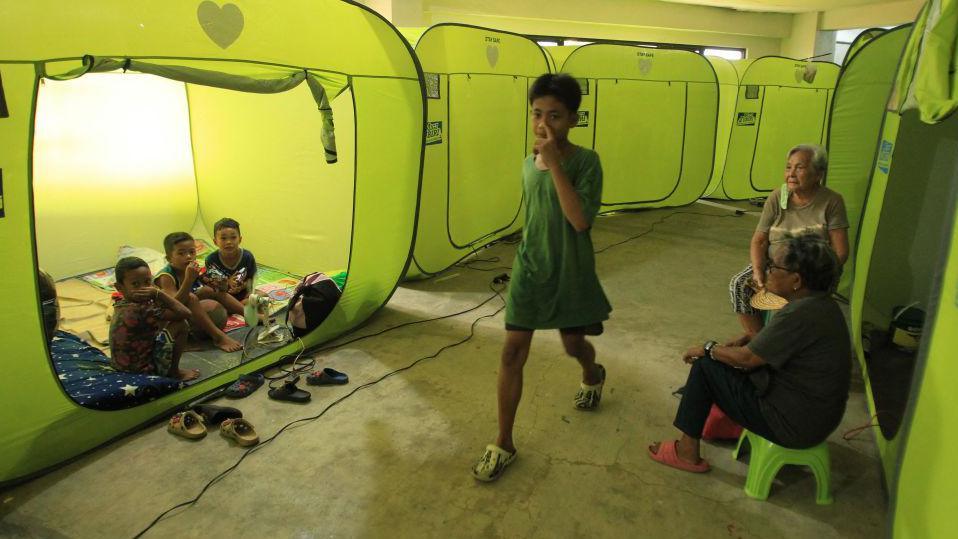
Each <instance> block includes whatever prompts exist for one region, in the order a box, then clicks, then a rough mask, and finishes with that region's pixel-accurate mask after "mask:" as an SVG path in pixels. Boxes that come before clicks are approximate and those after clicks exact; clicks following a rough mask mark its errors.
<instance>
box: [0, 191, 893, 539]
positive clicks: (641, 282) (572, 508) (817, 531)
mask: <svg viewBox="0 0 958 539" xmlns="http://www.w3.org/2000/svg"><path fill="white" fill-rule="evenodd" d="M675 211H676V210H655V211H646V212H641V213H633V214H622V215H616V216H608V217H603V218H600V219H599V220H598V222H597V224H596V227H595V229H594V232H593V241H594V243H595V246H596V248H597V249H601V248H602V247H603V246H606V245H609V244H612V243H615V242H617V241H621V240H623V239H625V238H627V237H629V236H632V235H635V234H639V233H641V232H643V231H645V230H648V229H649V225H650V224H651V223H653V222H656V221H659V220H660V219H662V218H663V217H665V216H667V215H669V214H671V213H673V212H675ZM679 211H691V212H699V213H708V214H715V215H728V212H723V211H721V210H719V209H716V208H713V207H707V206H703V205H700V204H699V205H693V206H691V207H689V208H684V209H680V210H679ZM755 224H756V219H755V216H754V215H746V216H742V217H706V216H701V215H689V214H677V215H674V216H672V217H669V218H668V219H667V220H665V221H664V222H662V223H661V224H658V225H656V227H655V230H654V232H652V233H651V234H648V235H646V236H644V237H642V238H639V239H636V240H633V241H630V242H628V243H625V244H623V245H619V246H617V247H613V248H611V249H609V250H608V251H606V252H603V253H601V254H599V255H597V263H598V270H599V276H600V278H601V280H602V283H603V286H604V287H605V290H606V292H607V294H608V296H609V298H610V300H611V302H612V305H613V307H614V312H613V313H612V318H611V320H609V322H608V323H607V324H606V333H605V334H604V335H602V336H601V337H598V338H595V339H594V340H593V342H594V344H595V347H596V349H597V351H598V357H599V361H601V362H602V363H603V364H604V365H605V366H606V368H607V369H608V373H609V374H608V376H609V378H608V382H607V384H606V390H605V395H604V398H603V401H602V405H601V408H600V410H599V411H598V412H597V413H582V412H577V411H575V410H574V409H573V407H572V396H573V394H574V393H575V390H576V389H577V386H578V377H579V375H580V371H579V369H578V367H577V365H576V363H575V362H574V360H572V359H571V358H567V357H564V356H563V352H562V348H561V344H560V342H559V338H558V334H557V333H556V332H543V333H541V334H538V335H537V336H536V338H535V340H534V341H533V347H532V353H531V357H530V360H529V363H528V365H527V367H526V376H525V383H526V386H525V393H524V397H523V402H522V405H521V407H520V409H519V416H518V420H517V431H516V443H517V446H518V448H519V453H520V456H519V459H518V460H517V461H516V462H515V464H513V465H512V467H511V468H510V469H509V470H508V471H507V473H506V474H505V475H504V476H503V478H502V479H501V480H499V481H498V482H497V483H494V484H479V483H477V482H476V481H474V480H473V479H472V477H470V475H469V469H470V466H471V465H472V464H473V462H474V461H475V459H476V458H477V457H478V456H479V455H480V453H481V452H482V449H483V448H484V446H485V444H486V443H488V442H490V441H492V439H493V437H494V435H495V431H496V410H495V376H496V369H497V362H498V355H499V350H500V347H501V345H502V340H503V329H502V325H503V318H502V316H503V315H502V314H501V313H500V314H498V315H497V316H495V317H494V318H491V319H485V320H483V321H481V322H480V323H479V324H478V326H477V329H476V335H475V337H473V338H472V339H471V340H470V341H468V342H467V343H466V344H464V345H462V346H458V347H455V348H452V349H449V350H446V351H444V352H443V353H441V354H440V355H439V356H438V357H437V358H435V359H428V360H425V361H423V362H421V363H420V364H418V365H417V366H416V367H414V368H412V369H410V370H408V371H404V372H402V373H400V374H398V375H396V376H392V377H390V378H387V379H386V380H384V381H383V382H381V383H379V384H378V385H375V386H372V387H370V388H368V389H365V390H362V391H360V392H358V393H356V394H355V396H353V397H351V398H349V399H348V400H346V401H344V402H343V403H342V404H339V405H337V406H335V407H334V408H332V409H331V410H330V411H329V413H328V414H326V415H325V416H323V417H322V418H320V419H318V420H315V421H311V422H306V423H302V424H300V426H298V427H296V428H292V429H289V430H287V431H286V432H284V433H283V434H282V435H280V436H279V437H278V438H277V439H275V440H274V441H273V442H271V443H269V444H267V445H265V446H263V447H262V449H261V450H259V451H256V452H254V453H252V454H250V456H249V457H248V458H247V459H246V460H244V461H243V463H242V464H241V465H240V466H239V467H238V468H237V469H236V470H235V471H233V472H232V473H231V474H230V475H228V476H227V477H226V478H225V479H223V480H221V481H220V482H218V483H216V484H215V485H214V486H213V487H212V488H210V489H209V490H208V491H207V492H206V494H205V495H204V496H203V498H202V499H201V500H200V501H199V502H198V503H197V504H196V505H195V506H193V507H191V508H188V509H181V510H178V511H176V512H174V513H173V514H172V515H171V516H170V517H168V518H166V519H165V520H163V521H161V522H160V523H159V524H157V526H155V527H154V528H153V529H152V530H151V531H150V532H149V533H148V534H147V535H146V537H291V538H312V537H327V536H328V537H448V536H452V537H579V536H590V537H660V536H665V535H668V536H672V537H696V538H697V537H732V538H750V537H788V538H791V537H816V538H817V537H869V538H871V537H877V536H879V535H883V534H884V533H885V518H886V502H885V499H884V494H883V491H882V487H881V479H880V475H879V473H880V472H879V468H880V467H879V464H878V461H877V458H876V450H875V445H874V440H873V438H872V436H873V434H872V433H870V432H866V433H865V434H863V435H861V436H859V437H858V438H856V439H853V440H852V441H844V440H843V439H842V436H841V434H842V433H843V432H844V431H846V430H848V429H850V428H852V427H854V426H858V425H860V424H863V423H867V422H868V415H867V413H866V412H865V403H864V395H863V389H862V387H861V382H860V376H856V378H855V382H854V383H853V389H852V395H851V398H850V400H849V405H848V410H847V413H846V417H845V421H844V423H843V425H842V426H841V428H840V429H839V431H838V432H836V433H835V434H834V435H833V436H832V437H831V439H830V450H831V456H832V485H833V489H834V490H833V492H834V496H835V503H834V504H833V505H831V506H817V505H815V501H814V493H815V481H814V479H813V478H812V476H811V474H810V473H807V472H806V471H804V470H801V469H785V470H783V471H782V472H781V473H780V474H779V478H778V481H777V483H776V485H775V486H774V487H773V489H772V494H771V497H770V498H769V500H768V501H766V502H760V501H755V500H752V499H749V498H747V497H746V496H745V494H744V493H743V491H742V486H743V485H744V481H745V474H746V471H747V464H745V463H743V462H735V461H733V460H732V459H731V457H730V452H731V448H730V447H729V446H727V445H706V446H704V452H705V456H706V458H708V459H710V460H711V463H712V466H713V470H712V471H711V472H710V473H708V474H703V475H693V474H688V473H684V472H680V471H676V470H673V469H671V468H666V467H664V466H661V465H659V464H657V463H655V462H653V461H651V460H650V459H649V458H648V457H647V455H646V446H647V444H648V443H649V442H651V441H654V440H659V439H663V438H666V437H672V436H674V435H675V433H676V431H675V430H674V428H673V427H672V426H671V422H672V418H673V415H674V413H675V409H676V405H677V404H678V400H677V399H676V397H673V396H672V395H671V392H672V391H673V390H674V389H676V388H677V387H679V386H680V385H682V384H683V383H684V379H685V376H686V373H687V367H686V366H685V365H684V364H683V363H682V362H681V359H680V354H681V352H682V351H683V350H685V349H686V348H687V347H688V346H691V345H694V344H699V343H701V342H703V341H705V340H706V339H708V338H715V339H717V340H721V339H723V338H725V337H730V336H732V335H733V334H735V333H736V330H737V323H736V320H735V318H734V315H732V314H731V313H730V312H729V308H728V298H727V291H726V283H727V282H728V279H729V276H730V275H732V273H733V272H735V271H737V270H739V269H741V267H742V266H743V265H744V264H745V263H746V262H747V243H748V239H749V237H750V235H751V231H752V230H753V228H754V226H755ZM514 250H515V246H512V245H497V246H494V247H492V248H491V249H489V250H487V251H484V252H483V253H481V254H480V257H482V258H488V257H491V256H499V257H501V259H502V260H503V261H504V262H505V264H506V265H509V264H511V260H512V256H513V253H514ZM490 265H498V264H475V266H490ZM498 273H500V271H489V272H482V271H475V270H471V269H465V268H454V269H452V270H450V271H448V272H446V273H445V274H444V275H443V276H441V277H439V278H435V279H431V280H428V281H422V282H416V283H409V284H405V285H403V286H402V287H401V288H400V289H399V290H398V291H397V292H396V294H395V296H394V297H393V299H392V301H391V302H390V303H389V304H388V305H387V306H386V307H385V308H384V309H383V310H382V311H381V312H380V313H379V314H377V315H376V317H375V318H374V319H373V320H372V321H371V323H370V324H369V325H368V326H367V327H366V328H364V329H363V330H362V332H367V333H369V332H373V331H376V330H379V329H382V328H385V327H389V326H394V325H396V324H398V323H402V322H406V321H411V320H417V319H424V318H429V317H434V316H438V315H442V314H448V313H454V312H457V311H460V310H462V309H464V308H468V307H471V306H473V305H475V304H476V303H478V302H480V301H482V300H483V299H485V298H487V297H489V296H490V295H491V292H490V291H489V288H488V283H489V281H490V280H491V279H492V277H493V276H495V275H497V274H498ZM500 306H501V302H500V301H499V299H495V300H493V301H492V302H490V303H489V304H487V305H486V306H485V307H483V308H481V309H479V310H477V311H475V312H473V313H469V314H466V315H462V316H459V317H456V318H452V319H449V320H443V321H436V322H429V323H426V324H418V325H414V326H410V327H407V328H402V329H399V330H396V331H394V332H391V333H388V334H386V335H383V336H380V337H376V338H372V339H368V340H364V341H360V342H357V343H355V344H351V345H348V346H345V347H343V348H340V349H338V350H336V351H334V352H331V353H329V354H328V355H325V356H323V357H320V358H318V360H317V361H318V365H320V366H330V367H334V368H336V369H338V370H342V371H345V372H347V373H348V374H349V375H350V379H351V383H350V385H348V386H342V387H321V388H311V389H312V391H313V400H312V402H311V403H309V404H307V405H302V406H299V405H291V404H284V403H281V402H276V401H271V400H269V399H268V398H267V397H266V391H265V388H264V389H261V390H260V391H258V392H257V393H256V394H254V395H252V396H251V397H249V398H247V399H245V400H241V401H230V403H232V404H234V405H237V406H238V407H239V408H240V409H242V410H243V412H244V414H245V416H246V417H247V418H248V419H249V420H250V421H252V422H253V424H254V425H256V427H257V429H258V431H259V433H260V435H261V437H262V438H264V439H265V438H267V437H269V436H270V435H272V434H273V433H275V432H276V431H277V430H278V429H279V428H280V427H281V426H282V425H284V424H286V423H287V422H289V421H291V420H293V419H296V418H299V417H307V416H313V415H316V414H319V413H320V412H321V411H322V410H323V409H324V408H325V407H326V406H327V405H329V404H330V403H331V402H332V401H333V400H335V399H337V398H339V397H341V396H343V395H345V394H346V393H347V392H349V391H351V390H352V389H354V388H356V387H357V386H358V385H360V384H363V383H366V382H369V381H372V380H375V379H377V378H379V377H380V376H382V375H383V374H385V373H387V372H389V371H391V370H393V369H397V368H400V367H402V366H405V365H408V364H409V363H411V362H412V361H414V360H415V359H417V358H420V357H423V356H426V355H430V354H433V353H434V352H436V350H438V349H439V348H440V347H442V346H444V345H447V344H450V343H453V342H456V341H458V340H460V339H462V338H464V337H465V336H467V335H468V334H469V329H470V324H471V323H472V321H473V320H474V319H475V318H476V316H477V315H480V314H490V313H492V312H494V311H495V310H496V309H497V308H499V307H500ZM241 454H242V450H241V449H239V448H237V447H234V446H231V445H230V444H229V443H228V442H227V441H226V440H225V439H223V438H222V437H220V436H219V435H218V434H217V433H215V432H211V433H210V435H209V436H207V438H205V439H203V440H200V441H198V442H190V441H187V440H184V439H181V438H176V437H173V436H171V435H170V434H168V433H167V432H166V431H165V428H164V426H163V425H157V426H155V427H151V428H149V429H146V430H144V431H142V432H140V433H138V434H136V435H133V436H130V437H128V438H126V439H124V440H122V441H120V442H118V443H116V444H113V445H111V446H109V447H107V448H104V449H102V450H99V451H97V452H95V453H93V454H91V455H88V456H86V457H84V458H82V459H80V460H79V461H77V462H75V463H73V464H70V465H68V466H66V467H64V468H62V469H60V470H58V471H55V472H53V473H51V474H49V475H47V476H44V477H42V478H40V479H38V480H35V481H33V482H31V483H28V484H25V485H22V486H20V487H18V488H15V489H12V490H9V491H7V492H4V493H2V503H0V516H2V521H0V536H3V537H43V538H56V537H81V538H86V537H111V538H112V537H132V536H134V535H135V534H136V533H138V532H139V531H140V530H142V529H143V528H144V527H145V526H147V525H148V524H149V523H150V522H151V521H152V520H153V518H154V517H155V516H157V515H158V514H159V513H160V512H162V511H164V510H165V509H167V508H169V507H170V506H172V505H175V504H177V503H179V502H182V501H184V500H189V499H190V498H192V497H194V496H196V495H197V494H198V493H199V491H200V489H201V488H202V487H203V485H204V484H206V482H207V481H209V480H210V479H212V478H213V477H214V476H216V475H217V474H218V473H219V472H220V471H222V470H224V469H226V468H227V467H229V466H231V465H232V464H233V463H235V462H236V460H237V459H238V458H239V457H240V455H241Z"/></svg>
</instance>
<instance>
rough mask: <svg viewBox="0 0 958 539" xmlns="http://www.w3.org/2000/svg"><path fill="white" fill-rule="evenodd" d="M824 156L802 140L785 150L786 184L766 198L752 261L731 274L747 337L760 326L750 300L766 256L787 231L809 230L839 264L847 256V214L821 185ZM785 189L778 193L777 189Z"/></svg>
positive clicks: (838, 199) (825, 163)
mask: <svg viewBox="0 0 958 539" xmlns="http://www.w3.org/2000/svg"><path fill="white" fill-rule="evenodd" d="M827 169H828V156H827V154H826V153H825V150H824V149H823V148H822V147H821V146H817V145H809V144H800V145H798V146H795V147H794V148H792V149H791V150H789V151H788V162H787V164H786V165H785V185H783V186H782V187H781V188H779V189H775V190H774V191H772V194H770V195H769V196H768V198H767V199H766V200H765V207H764V208H763V209H762V217H761V218H760V219H759V222H758V226H757V227H755V234H753V235H752V243H751V246H750V249H749V254H750V256H751V262H752V263H751V264H750V265H748V266H746V267H745V269H744V270H742V272H740V273H738V274H737V275H735V276H734V277H732V281H731V283H730V284H729V295H730V296H731V299H732V309H733V310H734V311H735V312H736V313H737V314H738V318H739V322H741V324H742V328H743V329H744V330H745V334H746V335H747V336H748V337H754V336H755V334H756V333H758V331H759V330H760V329H762V325H763V322H762V318H761V316H760V314H759V311H758V310H756V309H755V308H754V307H752V306H751V304H750V303H749V300H750V299H751V298H752V295H753V294H754V293H755V290H760V289H762V288H764V287H765V260H766V259H767V257H768V256H770V254H771V249H772V248H773V247H775V246H776V245H777V244H779V243H781V242H782V241H783V240H784V238H785V236H786V235H788V234H791V235H795V234H802V233H805V232H812V233H814V234H816V235H818V236H819V237H821V238H822V239H823V240H825V241H827V242H828V243H830V244H831V247H832V249H833V250H834V251H835V254H836V255H837V256H838V264H839V266H841V265H842V264H844V263H845V259H846V258H848V216H847V215H846V213H845V202H844V200H842V196H841V195H839V194H838V193H836V192H835V191H832V190H831V189H829V188H827V187H825V186H823V185H822V179H823V178H824V177H825V172H826V170H827ZM783 188H787V190H788V192H787V193H786V194H785V196H784V197H783V196H782V193H781V190H782V189H783Z"/></svg>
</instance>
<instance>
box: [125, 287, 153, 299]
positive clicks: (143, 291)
mask: <svg viewBox="0 0 958 539" xmlns="http://www.w3.org/2000/svg"><path fill="white" fill-rule="evenodd" d="M159 292H160V290H159V289H158V288H154V287H152V286H147V287H144V288H137V289H136V290H134V291H133V292H131V293H130V297H129V298H128V299H129V300H130V301H132V302H133V303H146V302H148V301H152V300H155V299H156V296H157V294H158V293H159Z"/></svg>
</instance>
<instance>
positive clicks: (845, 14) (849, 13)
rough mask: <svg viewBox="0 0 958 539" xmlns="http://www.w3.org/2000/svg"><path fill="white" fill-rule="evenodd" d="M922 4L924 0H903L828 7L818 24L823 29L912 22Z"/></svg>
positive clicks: (869, 26) (894, 24)
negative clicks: (857, 5) (859, 5)
mask: <svg viewBox="0 0 958 539" xmlns="http://www.w3.org/2000/svg"><path fill="white" fill-rule="evenodd" d="M924 4H925V2H924V0H904V1H901V2H888V3H883V4H872V5H870V6H862V7H848V8H839V9H830V10H827V11H825V12H824V13H823V14H822V20H821V24H820V25H819V26H820V28H821V29H823V30H844V29H846V28H871V27H875V26H897V25H899V24H905V23H908V22H913V21H914V20H915V17H916V16H917V15H918V12H919V11H920V10H921V7H922V6H923V5H924Z"/></svg>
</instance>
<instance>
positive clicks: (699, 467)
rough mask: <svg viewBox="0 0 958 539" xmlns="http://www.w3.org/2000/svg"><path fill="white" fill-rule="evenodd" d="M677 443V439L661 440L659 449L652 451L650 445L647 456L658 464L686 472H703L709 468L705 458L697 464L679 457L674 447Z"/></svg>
mask: <svg viewBox="0 0 958 539" xmlns="http://www.w3.org/2000/svg"><path fill="white" fill-rule="evenodd" d="M678 443H679V442H678V441H677V440H672V441H668V442H661V443H660V444H659V450H658V451H657V452H655V453H653V452H652V448H651V447H650V448H649V457H651V458H652V460H654V461H656V462H658V463H660V464H665V465H666V466H671V467H672V468H676V469H678V470H682V471H686V472H692V473H703V472H707V471H709V470H710V469H711V466H709V463H708V461H707V460H705V459H701V460H699V463H698V464H692V463H691V462H688V461H686V460H682V459H680V458H679V455H678V453H677V452H676V448H675V446H676V445H678Z"/></svg>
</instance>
